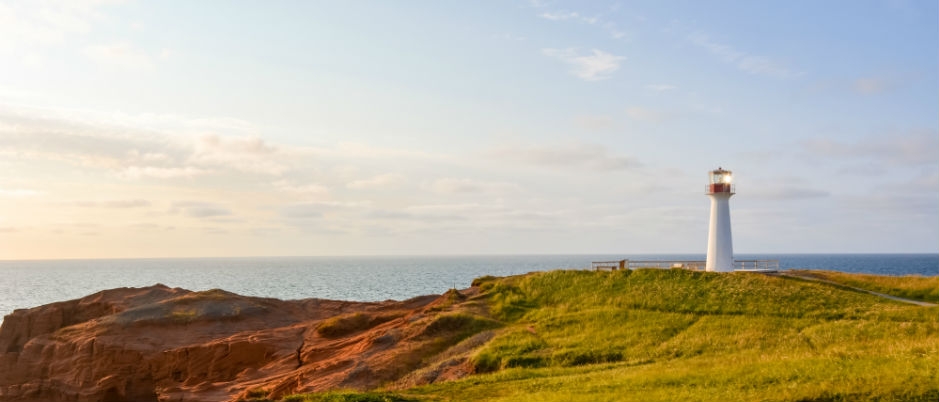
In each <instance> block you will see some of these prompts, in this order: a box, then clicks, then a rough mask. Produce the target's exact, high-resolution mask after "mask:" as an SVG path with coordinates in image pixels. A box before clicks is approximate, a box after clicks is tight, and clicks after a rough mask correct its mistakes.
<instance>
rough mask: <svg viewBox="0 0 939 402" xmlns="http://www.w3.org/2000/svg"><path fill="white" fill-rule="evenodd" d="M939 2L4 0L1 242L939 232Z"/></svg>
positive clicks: (499, 245)
mask: <svg viewBox="0 0 939 402" xmlns="http://www.w3.org/2000/svg"><path fill="white" fill-rule="evenodd" d="M937 16H939V10H937V4H936V3H935V2H928V1H829V2H818V3H793V2H782V1H779V2H744V1H715V2H697V1H688V2H679V1H670V2H652V1H649V2H589V3H585V2H551V1H532V2H528V1H515V2H509V1H505V2H503V1H499V2H462V3H457V2H358V3H349V2H263V3H261V2H210V1H206V2H171V1H167V2H134V1H127V2H121V1H74V2H66V3H64V4H63V3H57V2H38V1H31V2H26V1H0V258H2V259H15V258H77V257H87V258H98V257H173V256H244V255H347V254H349V255H362V254H491V253H500V254H501V253H507V254H522V253H587V254H589V253H703V251H704V249H705V247H706V235H707V217H708V199H707V197H705V196H704V195H703V184H705V182H706V174H707V172H708V171H709V170H711V169H714V168H716V167H717V166H722V167H724V168H727V169H731V170H733V171H734V172H735V173H736V183H737V191H738V194H737V195H736V196H735V197H734V198H733V199H732V200H731V215H732V223H733V231H734V241H735V250H736V251H738V252H751V253H759V252H937V245H939V225H937V223H939V127H937V126H939V124H937V120H939V119H937V111H939V95H937V93H939V56H937V52H936V49H939V34H937V32H939V17H937Z"/></svg>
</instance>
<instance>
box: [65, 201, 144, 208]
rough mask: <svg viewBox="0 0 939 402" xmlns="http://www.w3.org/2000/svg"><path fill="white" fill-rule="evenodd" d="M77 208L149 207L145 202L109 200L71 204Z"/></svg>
mask: <svg viewBox="0 0 939 402" xmlns="http://www.w3.org/2000/svg"><path fill="white" fill-rule="evenodd" d="M72 205H75V206H77V207H83V208H112V209H125V208H142V207H149V206H150V201H147V200H140V199H137V200H111V201H77V202H74V203H72Z"/></svg>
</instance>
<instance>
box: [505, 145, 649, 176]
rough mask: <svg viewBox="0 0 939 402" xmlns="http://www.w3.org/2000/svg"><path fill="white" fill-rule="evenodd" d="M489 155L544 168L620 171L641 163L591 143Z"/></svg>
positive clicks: (539, 147) (508, 148)
mask: <svg viewBox="0 0 939 402" xmlns="http://www.w3.org/2000/svg"><path fill="white" fill-rule="evenodd" d="M489 154H490V155H491V156H493V157H495V158H498V159H502V160H508V161H514V162H518V163H522V164H526V165H534V166H544V167H558V168H562V167H563V168H567V167H579V168H584V169H592V170H621V169H631V168H635V167H639V166H641V164H640V163H639V161H638V160H637V159H636V158H634V157H631V156H614V155H609V152H608V151H607V149H606V148H604V147H603V146H600V145H590V144H575V145H571V146H565V147H545V146H534V147H503V148H499V149H496V150H494V151H491V152H490V153H489Z"/></svg>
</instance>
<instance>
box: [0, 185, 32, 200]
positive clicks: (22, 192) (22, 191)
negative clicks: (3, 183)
mask: <svg viewBox="0 0 939 402" xmlns="http://www.w3.org/2000/svg"><path fill="white" fill-rule="evenodd" d="M39 194H42V193H40V192H39V191H36V190H32V189H28V188H3V187H0V197H16V198H20V197H32V196H34V195H39Z"/></svg>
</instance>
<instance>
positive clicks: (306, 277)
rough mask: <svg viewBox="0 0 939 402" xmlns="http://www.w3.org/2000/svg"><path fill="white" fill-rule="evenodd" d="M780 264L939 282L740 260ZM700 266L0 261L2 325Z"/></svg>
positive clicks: (805, 263)
mask: <svg viewBox="0 0 939 402" xmlns="http://www.w3.org/2000/svg"><path fill="white" fill-rule="evenodd" d="M735 257H736V258H737V259H776V260H779V265H780V268H782V269H788V268H808V269H827V270H834V271H843V272H863V273H873V274H882V275H908V274H916V275H924V276H933V275H939V254H778V255H770V254H759V255H754V254H738V255H736V256H735ZM625 258H628V259H633V260H703V259H704V255H703V254H702V255H696V254H675V255H662V254H659V255H519V256H446V257H436V256H418V257H401V256H395V257H258V258H187V259H176V258H166V259H105V260H45V261H0V317H3V316H4V315H6V314H9V313H11V312H12V311H13V310H14V309H19V308H29V307H35V306H40V305H43V304H48V303H52V302H56V301H63V300H70V299H75V298H79V297H83V296H87V295H89V294H92V293H95V292H98V291H100V290H105V289H111V288H118V287H142V286H150V285H154V284H157V283H162V284H164V285H167V286H170V287H181V288H185V289H189V290H208V289H215V288H219V289H225V290H228V291H231V292H235V293H239V294H242V295H248V296H262V297H274V298H278V299H303V298H311V297H316V298H324V299H338V300H356V301H378V300H387V299H395V300H403V299H408V298H411V297H414V296H419V295H425V294H440V293H443V292H445V291H446V290H447V289H450V288H466V287H469V286H470V283H471V282H472V280H473V278H477V277H480V276H485V275H494V276H506V275H515V274H523V273H526V272H532V271H545V270H552V269H588V268H589V267H590V263H591V261H607V260H620V259H625Z"/></svg>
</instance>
